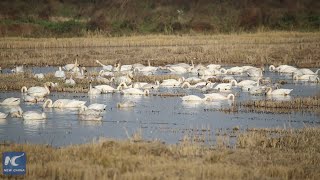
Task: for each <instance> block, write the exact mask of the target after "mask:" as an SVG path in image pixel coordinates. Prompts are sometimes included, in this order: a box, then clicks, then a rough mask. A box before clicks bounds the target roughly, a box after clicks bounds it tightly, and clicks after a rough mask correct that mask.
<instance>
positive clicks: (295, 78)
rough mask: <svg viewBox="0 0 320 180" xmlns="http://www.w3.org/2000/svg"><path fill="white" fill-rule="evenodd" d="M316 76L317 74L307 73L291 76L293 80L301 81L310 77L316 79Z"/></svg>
mask: <svg viewBox="0 0 320 180" xmlns="http://www.w3.org/2000/svg"><path fill="white" fill-rule="evenodd" d="M317 77H318V76H317V75H309V74H305V75H301V76H298V75H294V76H293V80H303V81H309V80H310V79H316V78H317Z"/></svg>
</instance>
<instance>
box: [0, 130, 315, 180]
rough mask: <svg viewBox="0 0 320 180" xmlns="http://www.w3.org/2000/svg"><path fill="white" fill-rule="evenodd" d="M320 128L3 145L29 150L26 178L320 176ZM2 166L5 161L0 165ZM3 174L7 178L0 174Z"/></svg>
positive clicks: (1, 148)
mask: <svg viewBox="0 0 320 180" xmlns="http://www.w3.org/2000/svg"><path fill="white" fill-rule="evenodd" d="M319 135H320V128H303V129H300V130H297V129H289V130H286V129H250V130H248V131H247V132H245V133H240V132H239V133H237V139H238V140H237V142H236V144H235V145H234V146H231V147H230V146H227V145H228V144H230V143H229V142H228V141H229V138H228V137H226V136H225V137H223V136H219V137H217V143H216V145H214V146H203V145H202V144H199V143H194V142H190V141H189V140H190V139H188V138H186V139H184V141H182V142H181V143H180V144H179V145H166V144H163V143H160V142H157V141H154V142H146V141H141V140H140V139H141V137H140V136H139V135H138V136H133V137H138V140H135V139H134V138H133V139H130V140H127V141H125V140H124V141H119V140H118V141H116V140H101V141H99V142H94V143H91V144H84V145H72V146H67V147H62V148H54V147H50V146H45V145H31V144H7V145H0V152H5V151H25V152H26V153H27V157H28V158H27V175H26V176H25V178H26V179H319V178H320V143H319ZM0 166H2V165H0ZM0 178H7V177H6V176H3V175H0Z"/></svg>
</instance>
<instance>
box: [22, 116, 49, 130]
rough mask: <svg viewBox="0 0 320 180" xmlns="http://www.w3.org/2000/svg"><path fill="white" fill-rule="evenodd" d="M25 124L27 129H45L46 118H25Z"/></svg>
mask: <svg viewBox="0 0 320 180" xmlns="http://www.w3.org/2000/svg"><path fill="white" fill-rule="evenodd" d="M23 124H24V126H25V127H26V129H31V130H35V131H37V130H38V129H45V125H46V120H45V119H41V120H24V121H23Z"/></svg>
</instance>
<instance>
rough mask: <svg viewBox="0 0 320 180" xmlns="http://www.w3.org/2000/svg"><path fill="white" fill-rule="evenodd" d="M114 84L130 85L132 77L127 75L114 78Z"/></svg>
mask: <svg viewBox="0 0 320 180" xmlns="http://www.w3.org/2000/svg"><path fill="white" fill-rule="evenodd" d="M114 82H115V84H120V83H123V82H124V83H126V84H130V83H131V82H132V75H131V74H127V75H125V76H119V77H116V78H114Z"/></svg>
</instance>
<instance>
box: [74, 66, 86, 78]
mask: <svg viewBox="0 0 320 180" xmlns="http://www.w3.org/2000/svg"><path fill="white" fill-rule="evenodd" d="M85 72H87V70H86V68H85V67H81V68H80V71H76V72H74V73H73V75H74V77H75V78H76V79H84V78H85V77H86V76H85V74H84V73H85Z"/></svg>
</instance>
